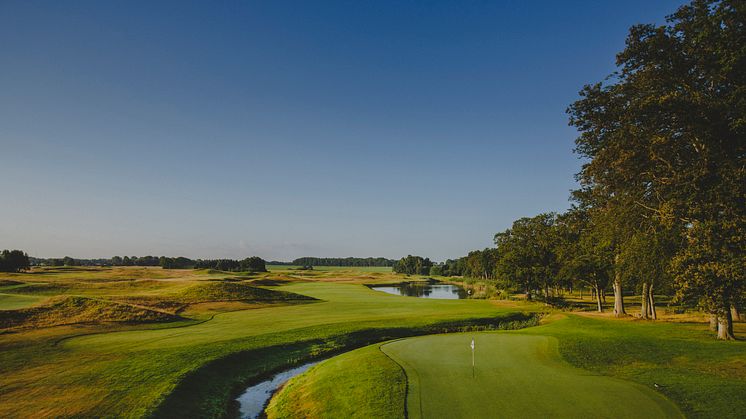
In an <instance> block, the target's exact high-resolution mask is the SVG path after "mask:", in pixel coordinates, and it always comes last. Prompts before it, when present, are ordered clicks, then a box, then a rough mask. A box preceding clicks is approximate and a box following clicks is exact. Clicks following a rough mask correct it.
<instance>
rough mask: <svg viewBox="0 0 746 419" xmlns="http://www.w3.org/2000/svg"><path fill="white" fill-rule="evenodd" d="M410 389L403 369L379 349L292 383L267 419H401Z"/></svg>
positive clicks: (334, 361)
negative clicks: (377, 418) (321, 418)
mask: <svg viewBox="0 0 746 419" xmlns="http://www.w3.org/2000/svg"><path fill="white" fill-rule="evenodd" d="M381 383H385V385H381ZM406 386H407V380H406V377H405V375H404V371H403V370H402V368H401V367H400V366H399V365H398V364H397V363H395V362H394V361H392V360H391V359H390V358H389V357H388V356H386V355H385V354H384V353H383V352H381V350H380V344H375V345H370V346H366V347H364V348H361V349H357V350H354V351H351V352H347V353H345V354H343V355H339V356H336V357H334V358H331V359H328V360H326V361H323V362H322V363H320V364H319V365H316V366H314V367H312V368H311V369H310V370H309V371H308V373H307V374H303V375H300V376H299V377H297V378H296V379H294V380H291V381H290V382H289V383H288V384H287V385H286V386H285V387H283V389H282V390H281V392H280V393H279V394H278V395H277V397H274V398H273V399H272V402H271V403H270V405H269V406H268V408H267V417H268V418H298V417H306V418H319V417H346V418H365V419H367V418H375V417H380V418H400V417H404V403H405V394H406ZM342 389H343V391H340V390H342Z"/></svg>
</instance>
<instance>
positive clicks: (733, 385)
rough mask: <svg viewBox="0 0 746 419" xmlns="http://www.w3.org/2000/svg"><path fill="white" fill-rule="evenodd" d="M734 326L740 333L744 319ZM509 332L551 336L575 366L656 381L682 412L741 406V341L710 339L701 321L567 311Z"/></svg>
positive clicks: (730, 413) (744, 375)
mask: <svg viewBox="0 0 746 419" xmlns="http://www.w3.org/2000/svg"><path fill="white" fill-rule="evenodd" d="M736 327H737V336H740V337H741V339H743V336H744V332H746V325H745V324H743V323H737V324H736ZM513 333H519V334H540V335H543V336H553V337H555V338H557V339H558V341H559V351H560V353H561V354H562V356H563V358H564V359H566V360H567V361H568V362H570V363H571V364H573V365H575V366H578V367H581V368H585V369H588V370H591V371H594V372H597V373H601V374H604V375H608V376H613V377H618V378H622V379H626V380H631V381H635V382H637V383H639V384H642V385H644V386H646V387H650V388H655V387H656V385H657V391H660V392H661V393H663V394H665V395H666V396H667V397H669V398H670V399H671V400H673V401H674V402H675V403H676V404H677V405H678V406H679V407H680V408H681V410H682V411H683V412H684V414H685V415H686V416H687V417H692V418H697V417H701V418H714V417H719V418H726V417H727V418H736V417H743V416H744V412H746V399H744V397H743V395H744V394H746V341H744V340H740V341H735V342H722V341H716V340H715V339H713V334H712V332H710V331H708V330H707V327H706V325H704V324H702V323H670V322H644V321H633V320H621V321H620V320H609V319H605V318H598V317H590V316H579V315H569V316H568V317H567V318H566V319H563V320H560V321H555V322H550V323H548V324H546V325H543V326H540V327H535V328H530V329H524V330H520V331H517V332H513Z"/></svg>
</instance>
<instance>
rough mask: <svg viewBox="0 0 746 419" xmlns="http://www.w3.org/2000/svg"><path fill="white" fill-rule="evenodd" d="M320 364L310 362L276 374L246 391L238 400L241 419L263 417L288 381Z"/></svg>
mask: <svg viewBox="0 0 746 419" xmlns="http://www.w3.org/2000/svg"><path fill="white" fill-rule="evenodd" d="M316 364H318V361H317V362H310V363H308V364H303V365H301V366H299V367H295V368H293V369H290V370H287V371H283V372H280V373H277V374H275V375H274V376H273V377H272V378H270V379H269V380H265V381H262V382H261V383H259V384H256V385H253V386H251V387H249V388H247V389H246V391H245V392H244V393H243V394H241V395H240V396H239V397H238V398H237V399H236V400H237V401H238V403H240V412H241V419H256V418H259V417H261V416H262V413H264V408H265V407H266V406H267V403H268V402H269V399H270V398H271V397H272V395H273V394H274V393H275V392H276V391H277V389H279V388H280V387H281V386H282V385H283V384H285V383H286V382H287V381H288V380H290V379H291V378H293V377H295V376H296V375H298V374H301V373H303V372H305V371H306V370H307V369H309V368H311V367H312V366H314V365H316Z"/></svg>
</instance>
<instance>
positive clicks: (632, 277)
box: [463, 0, 746, 339]
mask: <svg viewBox="0 0 746 419" xmlns="http://www.w3.org/2000/svg"><path fill="white" fill-rule="evenodd" d="M745 17H746V9H744V7H743V3H742V2H739V1H725V0H724V1H712V0H701V1H699V0H698V1H694V2H693V3H691V4H689V5H685V6H683V7H681V8H680V9H679V10H678V11H677V12H676V13H674V14H673V15H671V16H670V17H668V19H667V24H665V25H663V26H653V25H638V26H634V27H632V28H631V30H630V34H629V36H628V38H627V42H626V48H625V49H624V51H622V52H621V53H620V54H618V56H617V64H618V67H619V70H618V71H617V72H615V73H614V74H613V75H612V76H610V77H609V78H607V79H606V81H605V82H603V83H598V84H594V85H590V86H586V87H585V88H584V89H583V90H582V91H581V98H580V100H578V101H576V102H575V103H573V104H572V105H571V106H570V107H569V108H568V113H569V115H570V124H571V125H573V126H575V127H576V128H577V129H578V131H579V132H580V136H579V138H578V139H577V140H576V148H575V152H576V153H578V154H579V155H580V156H582V157H583V158H585V159H586V161H585V163H584V164H583V167H582V170H581V172H580V173H579V174H578V175H577V177H578V180H579V182H580V188H579V189H578V190H576V191H574V192H573V194H572V197H573V200H574V205H573V208H572V209H571V210H570V211H568V212H567V213H565V214H561V215H557V214H552V213H549V214H541V215H538V216H536V217H531V218H522V219H520V220H517V221H516V222H515V223H514V224H513V226H512V227H511V228H510V229H507V230H506V231H504V232H502V233H498V234H497V235H496V236H495V244H496V249H490V250H489V251H481V253H476V252H472V253H473V254H470V256H467V257H466V260H465V262H464V271H463V273H464V274H466V275H471V276H476V277H482V278H489V277H490V275H493V276H495V277H499V278H502V279H508V280H510V281H512V282H513V283H514V284H516V286H519V287H520V288H522V289H523V290H524V291H525V292H526V293H527V295H528V296H529V297H530V296H531V295H532V293H536V292H537V291H538V292H540V293H542V294H543V295H544V297H549V296H550V294H551V293H552V290H554V289H557V288H560V287H564V288H567V287H572V286H573V284H585V285H587V286H589V287H590V288H591V289H592V290H593V291H594V294H595V297H596V299H597V302H598V309H599V310H602V304H601V302H602V299H603V298H604V296H605V292H606V290H607V288H609V287H610V288H611V289H612V290H613V293H614V313H615V314H616V315H617V316H622V315H625V314H626V313H625V307H624V300H623V298H622V297H623V295H624V291H625V290H631V289H634V290H636V292H639V293H640V295H641V298H642V302H643V304H642V309H641V315H642V317H643V318H648V317H652V318H655V316H656V313H655V305H654V299H653V292H654V291H657V290H661V289H665V288H669V289H670V290H671V291H673V292H675V295H676V298H677V300H678V301H679V302H682V303H684V304H690V305H693V306H694V305H696V306H698V307H700V308H701V309H703V310H705V311H707V312H708V313H710V314H711V316H712V318H713V319H714V323H715V324H716V325H717V327H716V329H717V336H718V338H720V339H733V322H732V319H733V317H732V316H733V314H732V313H733V312H737V310H738V309H743V307H744V303H745V300H746V296H745V294H746V101H745V100H744V98H746V49H745V48H743V46H744V45H746V30H745V29H744V28H746V21H745ZM472 256H473V257H472Z"/></svg>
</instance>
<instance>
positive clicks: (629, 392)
mask: <svg viewBox="0 0 746 419" xmlns="http://www.w3.org/2000/svg"><path fill="white" fill-rule="evenodd" d="M472 337H474V338H475V340H476V351H475V360H476V362H475V364H476V367H475V369H474V372H473V375H472V366H471V361H472V359H471V349H470V347H469V344H470V343H471V339H472ZM381 350H382V351H383V352H384V353H385V354H386V355H388V356H389V357H391V358H392V359H393V360H394V361H396V362H397V363H399V364H400V365H401V366H402V367H403V368H404V370H405V371H406V375H407V381H408V390H407V412H408V416H409V417H410V418H444V417H447V418H476V417H485V418H495V417H509V418H518V417H524V418H539V417H553V418H560V417H564V418H569V417H572V418H612V417H613V418H627V417H629V418H632V417H634V418H640V417H645V418H669V417H682V414H681V413H680V411H679V409H678V408H677V407H676V405H674V404H673V403H672V402H670V401H669V400H667V399H666V398H664V397H663V396H661V395H659V394H658V393H656V392H655V391H653V390H652V389H649V388H646V387H644V386H641V385H638V384H635V383H632V382H628V381H623V380H619V379H615V378H610V377H604V376H599V375H593V374H592V373H590V372H588V371H585V370H582V369H578V368H574V367H572V366H570V365H569V364H567V363H565V362H564V361H562V359H561V358H560V356H559V353H558V351H557V340H556V339H554V338H551V337H546V336H521V335H514V334H507V333H459V334H452V335H431V336H423V337H418V338H410V339H403V340H398V341H394V342H391V343H388V344H384V345H382V346H381Z"/></svg>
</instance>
